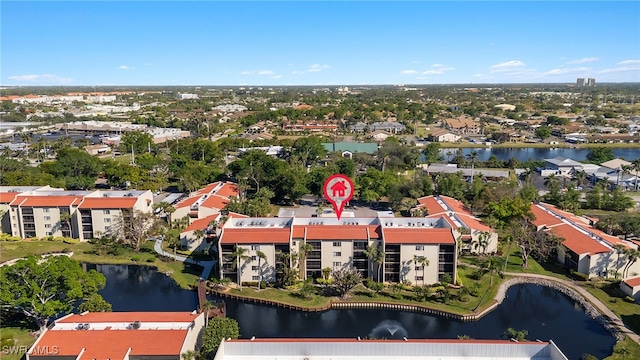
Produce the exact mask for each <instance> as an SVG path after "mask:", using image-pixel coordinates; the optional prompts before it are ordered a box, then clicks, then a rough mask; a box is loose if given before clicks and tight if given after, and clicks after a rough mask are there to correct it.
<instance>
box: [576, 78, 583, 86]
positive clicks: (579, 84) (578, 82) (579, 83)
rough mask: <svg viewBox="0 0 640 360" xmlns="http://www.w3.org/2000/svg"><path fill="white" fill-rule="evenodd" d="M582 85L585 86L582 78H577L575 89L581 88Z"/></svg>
mask: <svg viewBox="0 0 640 360" xmlns="http://www.w3.org/2000/svg"><path fill="white" fill-rule="evenodd" d="M584 84H585V82H584V78H578V80H576V86H577V87H583V86H584Z"/></svg>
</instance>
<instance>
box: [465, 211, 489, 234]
mask: <svg viewBox="0 0 640 360" xmlns="http://www.w3.org/2000/svg"><path fill="white" fill-rule="evenodd" d="M458 217H459V218H460V220H462V221H463V222H464V223H465V224H466V225H467V227H469V228H470V229H474V230H480V231H491V228H490V227H488V226H487V225H485V224H483V223H482V221H480V220H478V219H476V218H474V217H473V216H471V215H465V214H458Z"/></svg>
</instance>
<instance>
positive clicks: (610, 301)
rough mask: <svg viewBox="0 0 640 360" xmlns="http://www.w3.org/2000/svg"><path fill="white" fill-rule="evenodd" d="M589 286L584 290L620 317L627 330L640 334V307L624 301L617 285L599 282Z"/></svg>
mask: <svg viewBox="0 0 640 360" xmlns="http://www.w3.org/2000/svg"><path fill="white" fill-rule="evenodd" d="M589 285H590V286H584V288H585V289H586V290H587V291H588V292H590V293H591V294H592V295H593V296H595V297H597V298H598V300H600V301H601V302H602V303H603V304H605V305H606V306H607V307H608V308H609V309H611V311H613V312H614V313H615V314H616V315H617V316H618V317H620V319H622V321H624V323H625V325H627V327H628V328H629V329H631V330H632V331H633V332H635V333H636V334H640V305H638V304H636V303H629V302H626V301H624V297H625V296H624V294H623V293H622V291H621V290H620V287H619V285H618V283H614V282H601V283H598V284H591V283H590V284H589ZM639 346H640V345H639Z"/></svg>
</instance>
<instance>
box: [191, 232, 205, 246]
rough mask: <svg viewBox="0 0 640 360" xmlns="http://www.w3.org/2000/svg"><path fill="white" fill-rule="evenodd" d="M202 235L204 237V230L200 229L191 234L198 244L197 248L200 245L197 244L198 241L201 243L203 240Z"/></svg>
mask: <svg viewBox="0 0 640 360" xmlns="http://www.w3.org/2000/svg"><path fill="white" fill-rule="evenodd" d="M204 235H205V234H204V230H202V229H198V230H195V231H194V232H193V236H195V237H196V242H198V246H200V244H199V243H200V241H201V240H202V239H204Z"/></svg>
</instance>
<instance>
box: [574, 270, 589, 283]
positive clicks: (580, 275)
mask: <svg viewBox="0 0 640 360" xmlns="http://www.w3.org/2000/svg"><path fill="white" fill-rule="evenodd" d="M571 277H572V278H573V279H575V280H578V281H589V275H587V274H583V273H581V272H578V271H573V270H572V271H571Z"/></svg>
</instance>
